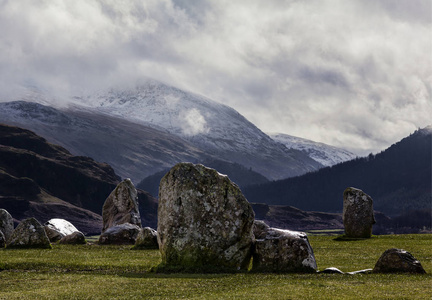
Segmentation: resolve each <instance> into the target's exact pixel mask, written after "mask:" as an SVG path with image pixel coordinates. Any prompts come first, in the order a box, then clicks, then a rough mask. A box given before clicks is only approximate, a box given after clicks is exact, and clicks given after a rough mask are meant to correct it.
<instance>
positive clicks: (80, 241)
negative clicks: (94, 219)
mask: <svg viewBox="0 0 432 300" xmlns="http://www.w3.org/2000/svg"><path fill="white" fill-rule="evenodd" d="M59 244H68V245H85V244H87V241H86V239H85V236H84V234H83V233H82V232H81V231H74V232H73V233H71V234H68V235H65V236H64V237H62V238H61V240H60V241H59Z"/></svg>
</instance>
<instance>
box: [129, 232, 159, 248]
mask: <svg viewBox="0 0 432 300" xmlns="http://www.w3.org/2000/svg"><path fill="white" fill-rule="evenodd" d="M133 249H159V245H158V241H157V231H156V230H154V229H153V228H150V227H144V228H141V230H140V232H139V233H138V236H137V239H136V242H135V245H134V247H133Z"/></svg>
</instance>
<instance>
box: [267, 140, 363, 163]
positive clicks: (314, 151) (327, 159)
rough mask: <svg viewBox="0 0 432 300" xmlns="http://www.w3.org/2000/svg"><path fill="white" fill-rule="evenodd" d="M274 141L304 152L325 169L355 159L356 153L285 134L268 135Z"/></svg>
mask: <svg viewBox="0 0 432 300" xmlns="http://www.w3.org/2000/svg"><path fill="white" fill-rule="evenodd" d="M267 134H268V135H269V136H270V137H271V138H272V139H273V140H275V141H277V142H279V143H282V144H284V145H285V146H286V147H287V148H288V149H290V148H291V149H296V150H300V151H303V152H304V153H306V154H307V155H308V156H309V157H311V158H312V159H314V160H316V161H317V162H319V163H320V164H322V165H323V166H325V167H330V166H333V165H336V164H338V163H341V162H344V161H348V160H352V159H355V158H356V157H357V155H355V154H354V153H352V152H350V151H348V150H345V149H342V148H338V147H335V146H331V145H328V144H325V143H319V142H314V141H311V140H308V139H304V138H300V137H296V136H292V135H288V134H284V133H267Z"/></svg>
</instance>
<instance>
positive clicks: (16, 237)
mask: <svg viewBox="0 0 432 300" xmlns="http://www.w3.org/2000/svg"><path fill="white" fill-rule="evenodd" d="M6 247H7V248H51V244H50V241H49V239H48V236H47V235H46V233H45V229H44V227H43V226H42V225H41V224H40V223H39V222H38V221H37V220H36V219H35V218H29V219H26V220H24V221H22V222H21V223H19V224H18V226H17V228H15V230H14V232H13V233H12V236H11V237H10V239H9V240H8V242H7V246H6Z"/></svg>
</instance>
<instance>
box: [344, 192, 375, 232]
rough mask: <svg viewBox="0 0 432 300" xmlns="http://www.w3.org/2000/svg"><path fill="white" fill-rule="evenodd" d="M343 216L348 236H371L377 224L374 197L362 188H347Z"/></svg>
mask: <svg viewBox="0 0 432 300" xmlns="http://www.w3.org/2000/svg"><path fill="white" fill-rule="evenodd" d="M342 218H343V223H344V227H345V236H346V237H349V238H370V237H371V236H372V225H373V224H375V217H374V211H373V200H372V198H371V197H370V196H369V195H368V194H366V193H365V192H363V191H362V190H359V189H356V188H352V187H349V188H347V189H345V191H344V193H343V215H342Z"/></svg>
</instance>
